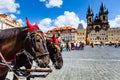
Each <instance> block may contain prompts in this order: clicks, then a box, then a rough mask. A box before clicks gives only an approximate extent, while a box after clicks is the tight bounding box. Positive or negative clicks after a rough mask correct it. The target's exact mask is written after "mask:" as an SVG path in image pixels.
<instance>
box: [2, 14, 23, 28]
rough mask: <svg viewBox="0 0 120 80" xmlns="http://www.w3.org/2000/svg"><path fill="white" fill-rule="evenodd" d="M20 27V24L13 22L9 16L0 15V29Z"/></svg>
mask: <svg viewBox="0 0 120 80" xmlns="http://www.w3.org/2000/svg"><path fill="white" fill-rule="evenodd" d="M14 27H22V24H21V23H20V22H18V21H16V20H13V19H12V17H11V16H9V15H6V14H0V29H1V30H2V29H7V28H14Z"/></svg>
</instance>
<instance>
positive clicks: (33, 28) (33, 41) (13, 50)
mask: <svg viewBox="0 0 120 80" xmlns="http://www.w3.org/2000/svg"><path fill="white" fill-rule="evenodd" d="M26 21H27V22H26V23H27V27H18V28H12V29H6V30H1V31H0V80H5V78H6V75H7V73H8V72H9V71H12V72H13V73H14V78H13V80H18V78H19V76H20V74H19V72H23V73H24V74H25V75H29V76H27V77H26V78H27V80H30V76H31V75H30V72H48V73H50V72H52V69H51V68H50V66H49V63H50V60H51V61H52V63H53V65H54V68H55V69H61V68H62V66H63V59H62V54H61V50H60V49H61V48H60V44H59V43H58V39H56V38H55V35H53V37H52V39H46V40H45V38H44V37H45V36H44V34H43V32H42V31H41V30H40V29H39V27H38V25H37V23H36V24H35V25H32V24H31V23H30V22H29V21H28V19H27V18H26ZM7 61H13V67H11V65H10V64H8V63H7ZM33 61H35V62H36V64H37V65H38V67H39V68H38V69H32V68H31V67H32V64H33V63H32V62H33ZM22 66H24V67H25V69H20V67H22Z"/></svg>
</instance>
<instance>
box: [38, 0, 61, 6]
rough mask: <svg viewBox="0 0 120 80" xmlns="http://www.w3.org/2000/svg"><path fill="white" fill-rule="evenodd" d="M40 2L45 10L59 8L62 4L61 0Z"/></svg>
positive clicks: (42, 0)
mask: <svg viewBox="0 0 120 80" xmlns="http://www.w3.org/2000/svg"><path fill="white" fill-rule="evenodd" d="M40 2H45V3H46V4H45V5H46V7H47V8H52V7H60V6H61V5H62V4H63V0H40Z"/></svg>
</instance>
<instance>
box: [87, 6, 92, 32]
mask: <svg viewBox="0 0 120 80" xmlns="http://www.w3.org/2000/svg"><path fill="white" fill-rule="evenodd" d="M93 15H94V14H93V11H92V9H91V7H90V6H89V7H88V10H87V14H86V18H87V33H90V31H91V30H92V24H93Z"/></svg>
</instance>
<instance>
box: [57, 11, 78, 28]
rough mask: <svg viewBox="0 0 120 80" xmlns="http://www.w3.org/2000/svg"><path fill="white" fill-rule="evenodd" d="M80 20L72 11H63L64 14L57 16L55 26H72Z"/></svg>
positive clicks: (75, 26)
mask: <svg viewBox="0 0 120 80" xmlns="http://www.w3.org/2000/svg"><path fill="white" fill-rule="evenodd" d="M79 23H80V20H79V18H78V16H77V15H76V14H75V13H74V12H69V11H65V12H64V15H61V16H59V17H57V19H56V20H55V25H56V26H72V27H74V28H77V27H78V24H79Z"/></svg>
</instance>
